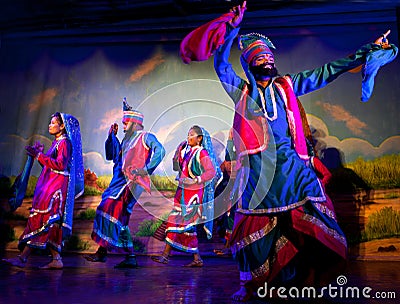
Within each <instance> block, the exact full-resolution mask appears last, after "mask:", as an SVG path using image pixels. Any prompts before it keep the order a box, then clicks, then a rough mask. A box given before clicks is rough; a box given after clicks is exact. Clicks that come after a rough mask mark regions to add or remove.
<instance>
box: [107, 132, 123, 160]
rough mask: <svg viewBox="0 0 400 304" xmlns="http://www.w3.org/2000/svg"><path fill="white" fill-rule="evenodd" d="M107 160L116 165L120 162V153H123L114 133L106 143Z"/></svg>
mask: <svg viewBox="0 0 400 304" xmlns="http://www.w3.org/2000/svg"><path fill="white" fill-rule="evenodd" d="M105 150H106V159H107V160H112V161H113V163H114V164H116V163H117V162H118V157H119V153H120V151H121V143H120V142H119V140H118V138H117V137H116V136H115V134H114V132H111V133H110V134H109V135H108V137H107V140H106V142H105Z"/></svg>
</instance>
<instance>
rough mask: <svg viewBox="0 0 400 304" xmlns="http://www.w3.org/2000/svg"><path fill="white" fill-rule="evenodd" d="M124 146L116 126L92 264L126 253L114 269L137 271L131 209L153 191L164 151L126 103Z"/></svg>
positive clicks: (89, 257) (109, 147)
mask: <svg viewBox="0 0 400 304" xmlns="http://www.w3.org/2000/svg"><path fill="white" fill-rule="evenodd" d="M123 110H124V116H123V119H122V123H123V126H124V132H125V136H124V139H123V140H122V144H121V143H120V142H119V140H118V138H117V137H116V134H117V131H118V125H117V124H113V125H112V126H111V127H110V130H109V132H108V138H107V140H106V143H105V149H106V159H107V160H112V161H113V162H114V167H113V177H112V180H111V182H110V185H109V186H108V188H107V189H106V190H105V191H104V193H103V195H102V201H101V203H100V205H99V206H98V207H97V211H96V217H95V219H94V224H93V231H92V239H93V240H94V241H95V242H96V243H97V244H99V248H98V250H97V251H96V253H94V254H89V255H86V256H85V258H86V260H88V261H90V262H105V261H106V258H107V251H112V252H116V253H125V254H126V258H125V259H124V260H123V261H122V262H121V263H119V264H117V265H116V266H115V268H136V267H137V261H136V257H135V255H134V254H133V242H132V236H131V233H130V230H129V227H128V224H129V218H130V215H131V213H132V209H133V207H134V205H135V204H136V202H137V200H138V199H139V197H140V195H141V194H142V192H143V190H146V191H148V192H150V175H151V174H152V173H153V171H154V170H155V169H156V167H157V166H158V165H159V164H160V163H161V161H162V159H163V158H164V156H165V149H164V147H163V146H162V144H161V143H160V142H159V141H158V140H157V138H156V136H155V135H154V134H152V133H149V132H145V131H143V114H142V113H140V112H139V111H136V110H133V109H132V108H131V107H130V106H129V105H128V104H127V102H126V101H125V100H124V102H123Z"/></svg>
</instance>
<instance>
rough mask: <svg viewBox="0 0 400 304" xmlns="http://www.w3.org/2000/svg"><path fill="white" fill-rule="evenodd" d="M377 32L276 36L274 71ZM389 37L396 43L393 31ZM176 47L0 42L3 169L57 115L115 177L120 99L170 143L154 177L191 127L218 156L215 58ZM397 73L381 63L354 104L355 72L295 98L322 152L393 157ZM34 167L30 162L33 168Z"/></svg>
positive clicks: (399, 147)
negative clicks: (187, 56)
mask: <svg viewBox="0 0 400 304" xmlns="http://www.w3.org/2000/svg"><path fill="white" fill-rule="evenodd" d="M375 30H376V31H375ZM382 31H383V30H381V29H379V28H377V29H374V32H372V33H371V32H365V31H364V32H362V31H361V29H360V33H361V34H360V35H358V36H357V37H356V38H355V37H354V36H352V35H351V33H350V34H347V32H346V31H344V32H343V33H339V34H337V33H330V32H328V33H326V35H324V36H323V37H322V36H321V37H318V36H316V35H310V36H309V37H308V36H307V37H294V36H288V37H276V38H275V39H274V44H275V45H276V46H277V50H276V63H277V66H278V69H279V72H280V73H293V72H297V71H301V70H305V69H310V68H314V67H318V66H319V65H321V64H323V63H325V62H328V61H329V60H333V59H337V58H340V57H343V56H346V55H348V54H349V53H351V52H352V51H354V50H355V49H357V48H358V47H360V46H361V45H362V44H364V43H366V42H369V41H370V40H371V39H372V38H371V37H374V36H373V35H374V34H375V32H376V33H380V32H382ZM391 35H392V36H393V38H394V39H393V41H394V42H395V43H397V41H396V39H395V37H397V33H396V31H395V30H392V34H391ZM339 39H340V41H341V42H342V43H341V44H340V43H339V42H338V41H339ZM178 49H179V45H178V44H167V45H163V44H159V45H132V44H131V45H115V46H62V47H61V46H53V47H51V48H49V47H47V46H42V45H36V46H32V48H31V49H29V52H28V51H27V50H22V49H17V50H11V49H9V48H7V46H3V47H2V48H0V55H1V62H0V64H1V65H0V80H1V83H0V89H1V90H0V118H1V122H2V128H1V130H0V134H1V137H0V138H1V140H0V151H1V155H2V157H1V160H0V174H4V175H7V176H9V175H16V174H18V173H19V171H20V170H21V169H22V167H23V164H24V161H25V159H26V156H25V153H24V146H25V145H27V144H30V143H33V142H34V141H36V140H40V141H42V142H43V143H44V144H45V147H46V149H47V148H49V147H50V144H51V140H52V138H51V137H50V136H49V134H48V132H47V126H48V123H49V117H50V115H51V114H52V113H53V112H55V111H61V112H66V113H70V114H72V115H74V116H76V117H77V118H78V120H79V121H80V124H81V133H82V139H83V153H84V163H85V168H89V169H91V170H92V171H94V172H95V173H96V174H97V175H105V174H111V172H112V163H110V162H108V161H106V160H105V157H104V141H105V139H106V136H107V131H108V129H109V126H110V125H111V124H112V123H114V122H117V123H119V125H120V131H119V133H118V137H119V138H120V139H122V137H123V133H122V124H121V117H122V98H123V97H127V100H128V103H129V104H131V105H132V106H133V107H135V108H137V109H139V110H140V111H142V112H143V113H144V116H145V120H144V125H145V129H146V130H148V131H151V132H153V133H155V134H156V136H157V137H158V138H159V140H160V141H161V142H162V143H163V145H164V146H165V148H166V151H167V155H166V157H165V159H164V161H163V163H162V165H161V166H160V167H159V168H158V170H157V173H159V174H168V175H169V174H173V172H172V169H171V158H172V154H173V152H174V149H175V147H176V146H177V145H178V143H179V142H180V141H182V140H183V139H185V137H186V133H187V131H188V129H189V127H190V126H191V125H193V124H198V125H201V126H203V127H205V128H206V129H207V130H208V131H209V132H210V133H211V134H212V135H213V137H214V140H215V143H216V148H217V150H218V151H217V153H218V154H219V156H220V157H221V158H222V157H223V145H224V144H225V142H226V137H227V133H228V130H229V128H230V126H231V124H232V119H233V104H232V102H231V101H230V99H229V98H228V96H227V95H226V94H225V92H224V90H223V89H222V87H221V85H220V83H219V82H218V80H217V77H216V75H215V72H214V69H213V60H212V58H211V59H210V60H208V61H206V62H200V63H196V62H195V63H191V64H189V65H185V64H183V62H182V61H181V60H180V58H179V56H178ZM238 56H239V52H238V51H237V50H236V49H235V47H234V49H233V51H232V56H231V61H232V64H233V66H234V68H235V70H236V71H237V72H238V73H239V74H241V75H243V72H242V69H241V66H240V62H239V57H238ZM399 70H400V63H399V59H396V60H395V61H394V62H392V63H391V64H389V65H387V66H385V67H383V68H382V69H381V71H380V72H379V73H378V75H377V77H376V84H375V91H374V94H373V96H372V98H371V99H370V100H369V101H368V102H366V103H362V102H360V96H361V74H360V73H358V74H357V73H353V74H352V73H348V74H346V75H343V76H341V77H339V79H338V80H336V81H335V82H334V83H333V84H331V85H329V86H328V87H326V88H324V89H322V90H319V91H317V92H313V93H310V94H308V95H306V96H302V97H300V99H301V101H302V102H303V105H304V107H305V109H306V112H307V114H308V118H309V122H310V124H311V125H312V127H313V129H315V130H317V131H318V132H316V133H315V134H318V138H317V142H318V144H319V148H321V149H322V148H327V147H335V148H337V149H339V150H340V151H342V152H343V153H344V155H345V157H346V161H353V160H355V159H356V158H357V157H364V158H366V159H370V158H375V157H378V156H381V155H385V154H394V153H399V152H400V135H399V130H400V125H399V120H398V113H399V110H400V109H399V107H400V106H399V102H398V96H400V78H399V73H398V71H399ZM39 170H40V167H39V166H38V165H35V167H34V172H35V173H38V172H39Z"/></svg>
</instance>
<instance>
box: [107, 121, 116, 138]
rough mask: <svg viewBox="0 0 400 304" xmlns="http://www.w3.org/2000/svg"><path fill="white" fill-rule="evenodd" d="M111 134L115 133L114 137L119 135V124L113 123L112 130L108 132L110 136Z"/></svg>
mask: <svg viewBox="0 0 400 304" xmlns="http://www.w3.org/2000/svg"><path fill="white" fill-rule="evenodd" d="M111 132H114V135H117V133H118V124H117V123H113V124H112V125H111V127H110V130H108V135H110V134H111Z"/></svg>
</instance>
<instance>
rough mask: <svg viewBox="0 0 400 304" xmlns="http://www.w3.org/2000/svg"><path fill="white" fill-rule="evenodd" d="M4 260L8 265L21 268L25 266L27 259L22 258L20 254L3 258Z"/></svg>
mask: <svg viewBox="0 0 400 304" xmlns="http://www.w3.org/2000/svg"><path fill="white" fill-rule="evenodd" d="M2 261H3V262H5V263H7V264H8V265H11V266H15V267H19V268H24V267H25V264H26V259H24V258H22V257H21V256H20V255H18V256H16V257H15V258H10V259H3V260H2Z"/></svg>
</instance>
